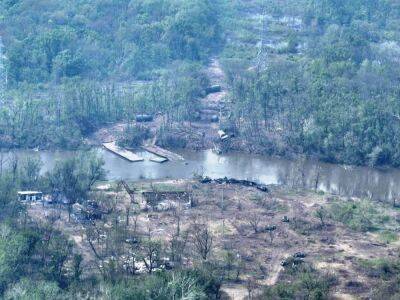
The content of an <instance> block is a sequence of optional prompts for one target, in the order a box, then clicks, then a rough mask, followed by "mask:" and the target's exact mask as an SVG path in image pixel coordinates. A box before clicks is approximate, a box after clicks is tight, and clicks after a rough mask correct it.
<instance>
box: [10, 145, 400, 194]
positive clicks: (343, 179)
mask: <svg viewBox="0 0 400 300" xmlns="http://www.w3.org/2000/svg"><path fill="white" fill-rule="evenodd" d="M97 151H98V152H99V154H100V155H101V156H102V157H103V158H104V161H105V168H106V170H107V171H108V173H107V176H108V179H126V180H132V181H135V180H141V179H166V178H171V179H179V178H191V177H193V175H194V174H201V175H205V176H210V177H213V178H218V177H224V176H227V177H234V178H238V179H250V180H255V181H259V182H261V183H265V184H283V185H288V186H291V187H307V188H311V189H314V188H317V189H318V190H322V191H325V192H329V193H335V194H339V195H345V196H350V197H351V196H356V197H371V198H374V199H379V200H392V199H393V198H399V195H400V187H399V185H398V184H397V182H398V181H399V179H400V170H398V169H387V170H378V169H373V168H367V167H349V166H340V165H332V164H325V163H320V162H315V161H311V160H300V161H291V160H286V159H280V158H272V157H265V156H257V155H247V154H240V153H231V154H226V155H216V154H215V153H213V152H212V151H200V152H194V151H182V152H180V154H182V155H183V156H184V157H185V159H186V161H184V162H168V163H164V164H158V163H154V162H151V161H149V160H148V158H149V157H150V156H151V154H148V153H139V154H140V155H142V156H144V157H145V158H146V160H145V161H143V162H139V163H129V162H127V161H125V160H123V159H121V158H119V157H117V156H115V155H113V154H112V153H110V152H108V151H105V150H103V149H98V150H97ZM17 155H18V156H19V157H23V156H36V157H40V159H41V160H42V162H43V169H42V172H43V173H44V172H46V171H49V170H51V169H52V168H53V167H54V164H55V161H56V160H57V159H63V158H65V157H68V156H73V155H76V154H75V152H68V151H41V152H33V151H19V152H17Z"/></svg>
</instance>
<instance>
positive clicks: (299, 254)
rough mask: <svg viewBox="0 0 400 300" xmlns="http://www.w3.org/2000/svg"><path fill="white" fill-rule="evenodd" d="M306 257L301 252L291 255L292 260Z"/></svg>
mask: <svg viewBox="0 0 400 300" xmlns="http://www.w3.org/2000/svg"><path fill="white" fill-rule="evenodd" d="M306 256H307V254H305V253H303V252H296V253H295V254H293V257H294V258H305V257H306Z"/></svg>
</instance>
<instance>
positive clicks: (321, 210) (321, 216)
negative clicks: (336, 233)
mask: <svg viewBox="0 0 400 300" xmlns="http://www.w3.org/2000/svg"><path fill="white" fill-rule="evenodd" d="M315 216H316V217H317V218H318V219H319V221H320V222H321V227H325V218H326V217H327V212H326V210H325V209H324V208H323V207H319V208H318V209H317V210H316V212H315Z"/></svg>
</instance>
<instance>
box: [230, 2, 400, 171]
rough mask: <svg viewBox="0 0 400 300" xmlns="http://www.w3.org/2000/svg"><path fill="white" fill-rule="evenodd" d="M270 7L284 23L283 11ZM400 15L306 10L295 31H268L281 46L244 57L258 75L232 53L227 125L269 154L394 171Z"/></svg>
mask: <svg viewBox="0 0 400 300" xmlns="http://www.w3.org/2000/svg"><path fill="white" fill-rule="evenodd" d="M272 2H274V1H272ZM273 7H274V6H268V5H267V7H266V10H267V11H269V13H270V14H271V15H272V16H275V19H276V20H279V18H281V16H282V15H284V14H285V13H284V12H282V10H284V8H282V7H280V11H279V10H278V11H277V10H276V9H273ZM293 9H294V8H293ZM399 9H400V8H399V6H398V4H397V3H396V2H395V1H375V0H374V1H308V2H307V3H304V6H303V9H302V10H301V11H300V12H299V14H298V18H299V19H298V20H294V21H297V23H296V22H294V23H295V24H294V25H293V23H292V24H289V26H286V28H284V29H282V22H281V23H280V24H279V22H278V24H276V23H277V22H275V23H274V22H273V21H267V25H266V27H267V28H266V29H265V30H264V33H263V34H264V35H265V34H266V35H267V36H269V37H272V38H273V37H274V36H275V37H276V36H280V37H282V36H283V43H282V44H281V46H279V47H274V46H273V45H272V47H271V46H270V45H268V43H265V45H262V46H261V47H262V49H261V51H259V52H258V53H256V52H252V53H247V56H248V57H250V58H253V60H252V61H253V62H254V61H256V62H257V63H256V64H253V66H254V65H255V67H256V68H255V69H250V70H249V69H248V67H249V64H245V65H244V67H243V66H242V65H243V62H241V60H240V58H238V57H237V56H235V55H234V54H235V51H233V53H232V50H231V49H230V51H227V52H226V68H227V73H228V74H230V76H229V78H230V80H231V85H232V98H233V99H232V100H233V102H234V103H235V110H236V113H235V115H234V116H233V117H232V119H231V122H233V123H235V125H236V126H239V127H241V130H242V131H243V135H244V136H247V137H248V139H250V141H251V143H258V144H260V146H261V148H264V149H266V151H270V152H272V153H279V154H283V155H285V153H287V152H296V153H306V154H310V155H316V156H317V157H319V158H322V159H324V160H326V161H330V162H344V163H350V164H370V165H382V164H389V165H394V166H398V165H399V163H400V160H399V155H400V152H399V147H398V145H399V139H400V119H399V113H400V102H399V92H400V91H399V88H398V84H397V82H398V80H399V76H400V74H399V69H398V68H397V67H396V65H397V63H398V61H399V53H400V52H399V51H400V48H399V31H398V28H399V13H400V10H399ZM290 25H292V26H290ZM282 31H283V33H282ZM242 35H245V34H242ZM245 36H249V35H248V34H246V35H245ZM245 42H246V41H245ZM242 52H243V51H242ZM260 53H261V55H260ZM240 56H243V53H241V54H240ZM260 60H261V63H260ZM241 64H242V65H241ZM238 66H239V69H240V70H242V71H241V72H237V69H238ZM240 67H241V68H240ZM243 120H248V122H243ZM254 135H255V136H254ZM267 149H268V150H267Z"/></svg>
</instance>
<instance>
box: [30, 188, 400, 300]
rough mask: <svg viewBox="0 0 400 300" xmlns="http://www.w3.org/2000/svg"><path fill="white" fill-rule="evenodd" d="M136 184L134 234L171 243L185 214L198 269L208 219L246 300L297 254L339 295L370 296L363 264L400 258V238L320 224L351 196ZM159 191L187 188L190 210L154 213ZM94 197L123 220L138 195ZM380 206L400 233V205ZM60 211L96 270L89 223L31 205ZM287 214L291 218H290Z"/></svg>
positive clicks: (62, 223) (60, 223)
mask: <svg viewBox="0 0 400 300" xmlns="http://www.w3.org/2000/svg"><path fill="white" fill-rule="evenodd" d="M130 186H131V188H134V189H135V190H136V193H135V201H137V202H138V206H137V209H139V208H138V207H140V210H138V215H137V216H133V215H130V216H129V219H130V222H129V224H130V225H129V226H130V227H132V226H134V225H133V224H136V229H135V232H137V233H138V234H139V235H140V236H146V235H148V234H149V233H151V236H152V238H154V239H156V240H161V241H162V243H163V245H166V246H167V245H169V243H170V241H171V239H172V237H173V235H174V234H176V232H177V214H178V215H179V220H180V231H181V232H188V246H187V249H186V250H185V252H184V253H185V254H184V255H185V256H186V257H185V259H184V264H186V265H188V266H191V265H193V264H195V263H196V262H197V261H198V260H199V259H200V258H199V257H198V256H197V255H196V254H194V253H195V251H194V250H193V249H194V248H193V245H192V243H191V234H192V233H191V228H192V227H193V225H194V224H205V225H206V226H207V227H208V228H209V229H210V231H211V232H212V236H213V246H212V251H211V254H210V257H209V258H208V259H209V260H213V261H219V262H224V261H225V260H226V255H227V253H228V252H229V253H232V254H233V255H234V257H235V258H236V259H235V260H236V261H235V263H236V264H238V266H240V268H238V269H237V270H239V272H238V274H237V273H236V271H235V272H233V271H232V272H231V274H228V275H229V276H227V277H226V278H228V279H227V280H226V282H225V283H224V285H223V287H222V290H223V291H224V292H225V294H226V295H225V297H227V299H245V298H246V297H247V290H246V280H248V279H249V278H252V279H254V280H255V281H256V282H257V286H259V289H260V290H261V289H262V287H263V286H267V285H270V286H271V285H274V284H276V283H277V282H279V281H280V275H281V274H282V271H283V269H284V267H282V265H281V263H282V261H284V260H285V259H286V258H288V257H291V256H293V254H295V253H297V252H302V253H304V254H305V255H306V257H305V259H304V260H305V262H308V263H310V264H312V265H313V266H314V267H315V268H317V269H318V270H320V271H321V272H323V273H329V274H333V275H334V276H335V277H337V284H336V285H335V286H334V288H333V289H332V291H331V295H332V297H333V298H337V299H359V298H365V299H367V298H368V297H369V295H370V293H371V291H372V290H373V289H374V287H376V286H377V285H379V280H378V279H377V278H374V277H371V276H368V274H366V273H364V272H362V271H360V268H359V261H360V260H374V259H385V258H388V259H396V258H397V257H398V256H399V246H400V243H399V241H398V238H395V239H393V240H392V241H391V242H382V240H381V238H380V235H379V234H377V233H368V232H359V231H355V230H352V229H350V228H348V227H347V226H345V225H344V224H341V223H339V222H335V221H333V220H332V219H329V218H327V219H326V220H325V224H324V225H323V226H322V225H321V222H320V220H319V219H318V218H317V216H316V211H317V210H318V209H319V208H320V207H321V206H327V205H329V204H330V202H332V201H349V200H348V199H340V198H337V197H333V196H330V195H321V194H318V193H314V192H305V191H294V190H286V189H285V188H281V187H271V188H270V192H269V193H265V192H262V191H259V190H257V189H255V188H253V187H244V186H240V185H228V184H216V183H211V184H201V183H199V182H198V181H191V180H189V181H186V180H178V181H175V180H174V181H157V182H151V183H150V182H148V181H146V182H140V183H132V184H130ZM154 189H155V190H157V191H161V190H167V191H180V192H182V191H188V192H190V195H191V199H192V200H193V203H195V205H194V206H193V207H191V208H189V207H188V206H187V205H186V203H185V202H186V200H185V201H183V202H182V201H179V200H176V199H169V200H170V201H167V202H168V203H175V204H174V205H175V207H174V208H173V209H166V210H165V211H154V210H153V209H149V207H148V206H146V201H145V199H144V198H143V196H142V194H141V192H142V191H149V190H150V191H153V190H154ZM93 197H97V198H99V199H100V198H101V199H103V200H104V199H107V200H105V201H112V202H114V203H115V207H116V210H115V211H116V212H117V213H118V214H119V219H120V222H123V220H124V219H125V217H126V215H125V212H126V207H127V206H129V205H131V204H130V203H131V202H130V201H131V198H130V196H129V195H128V194H127V193H126V192H125V191H124V190H123V189H122V190H121V189H120V188H119V189H117V188H116V184H115V183H103V184H101V185H99V186H98V187H97V191H96V192H94V194H93ZM332 199H334V200H332ZM354 201H358V200H354ZM374 205H376V206H377V207H378V208H379V209H382V210H385V213H386V214H387V215H388V217H389V218H392V219H393V222H392V221H391V222H390V224H391V225H390V226H391V229H393V232H394V234H395V235H396V236H397V237H398V236H399V235H398V226H397V225H396V222H395V221H394V219H395V218H396V216H397V210H395V209H392V208H390V207H389V206H387V205H384V204H379V203H375V204H374ZM54 212H58V213H59V214H60V219H58V220H57V221H56V223H55V226H57V227H58V228H59V229H60V230H61V231H63V232H64V233H65V234H66V235H67V236H69V237H70V239H71V240H72V241H74V243H75V244H76V249H77V250H76V251H77V252H80V253H82V254H83V256H84V264H85V266H86V269H87V270H96V266H95V265H96V259H95V256H94V254H93V251H92V250H91V248H90V246H89V244H88V242H87V237H86V228H85V226H87V225H85V224H83V223H81V222H79V221H76V220H75V219H74V218H72V220H71V221H70V222H69V221H68V214H67V211H66V208H65V207H64V208H61V209H60V208H58V207H56V206H54V205H53V206H52V205H46V206H42V205H40V204H37V205H32V206H31V207H30V209H29V213H30V215H31V216H32V217H34V218H35V219H41V220H42V221H43V222H46V218H47V217H48V216H49V215H51V214H53V213H54ZM177 212H178V213H177ZM284 218H287V219H288V220H289V222H283V220H284ZM255 223H257V224H255ZM96 226H97V227H98V228H108V227H110V226H112V224H111V221H110V218H103V220H98V221H96ZM268 226H269V227H271V226H276V230H274V231H273V233H272V234H270V233H269V232H268V231H265V228H266V227H268ZM255 227H257V229H256V228H255ZM131 229H132V228H131Z"/></svg>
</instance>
